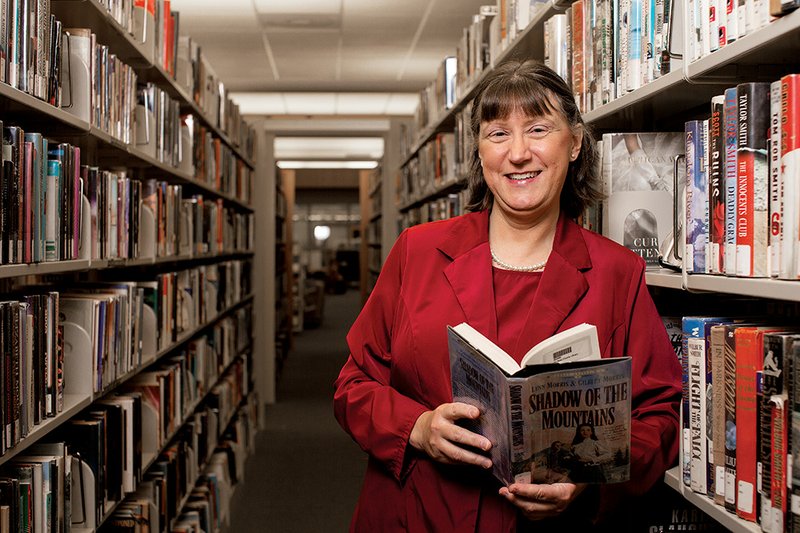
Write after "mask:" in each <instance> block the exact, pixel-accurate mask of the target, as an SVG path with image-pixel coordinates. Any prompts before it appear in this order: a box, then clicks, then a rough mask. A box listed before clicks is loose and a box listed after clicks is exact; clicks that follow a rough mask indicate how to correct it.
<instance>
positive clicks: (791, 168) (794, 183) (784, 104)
mask: <svg viewBox="0 0 800 533" xmlns="http://www.w3.org/2000/svg"><path fill="white" fill-rule="evenodd" d="M798 110H800V74H790V75H787V76H784V77H783V78H781V125H780V128H781V181H782V182H783V213H782V215H781V222H782V227H783V235H782V238H781V241H782V242H781V244H782V246H781V268H780V277H781V278H783V279H797V278H798V275H799V274H800V269H798V258H799V257H800V254H798V231H799V230H800V120H798V117H797V114H798Z"/></svg>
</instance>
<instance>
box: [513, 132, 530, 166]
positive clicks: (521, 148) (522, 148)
mask: <svg viewBox="0 0 800 533" xmlns="http://www.w3.org/2000/svg"><path fill="white" fill-rule="evenodd" d="M530 157H531V147H530V144H529V142H528V139H526V138H525V136H524V135H514V136H513V137H512V138H511V146H510V147H509V150H508V159H509V161H511V162H512V163H524V162H525V161H527V160H528V159H530Z"/></svg>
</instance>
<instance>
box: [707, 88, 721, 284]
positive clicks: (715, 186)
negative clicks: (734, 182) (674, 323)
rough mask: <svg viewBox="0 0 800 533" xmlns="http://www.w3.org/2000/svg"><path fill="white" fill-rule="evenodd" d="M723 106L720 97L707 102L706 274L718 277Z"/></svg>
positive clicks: (719, 267) (719, 261)
mask: <svg viewBox="0 0 800 533" xmlns="http://www.w3.org/2000/svg"><path fill="white" fill-rule="evenodd" d="M724 105H725V97H724V96H715V97H714V98H713V99H712V100H711V119H710V120H709V124H708V134H709V147H710V152H709V161H708V209H709V225H708V236H709V239H708V240H709V247H708V251H709V257H708V272H709V273H710V274H721V273H723V272H724V268H725V265H724V258H725V186H724V183H723V166H724V163H723V161H724V159H723V157H724V155H725V142H724V137H723V135H722V111H723V107H724Z"/></svg>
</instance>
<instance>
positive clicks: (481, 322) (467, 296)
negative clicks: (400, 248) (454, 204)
mask: <svg viewBox="0 0 800 533" xmlns="http://www.w3.org/2000/svg"><path fill="white" fill-rule="evenodd" d="M462 220H463V222H464V224H457V225H454V227H453V229H452V231H450V232H449V233H448V235H447V236H446V238H445V239H444V240H443V241H442V242H441V243H440V245H439V246H438V248H439V250H441V251H442V252H443V253H444V254H445V255H447V256H448V257H450V258H451V259H452V263H450V265H448V266H447V267H446V268H445V270H444V274H445V277H446V278H447V281H448V283H449V284H450V287H451V288H452V289H453V293H454V294H455V297H456V299H457V300H458V303H459V305H460V306H461V310H462V312H463V313H464V316H465V317H466V321H467V322H468V323H469V325H470V326H472V327H473V328H475V329H477V330H478V331H480V332H481V333H483V334H484V335H485V336H486V337H488V338H489V339H491V340H492V341H495V342H496V341H497V313H496V312H495V306H494V286H493V284H492V262H491V260H490V255H489V217H488V213H487V212H485V211H484V212H479V213H474V214H470V215H466V216H464V217H463V219H462Z"/></svg>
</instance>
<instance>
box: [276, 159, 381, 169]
mask: <svg viewBox="0 0 800 533" xmlns="http://www.w3.org/2000/svg"><path fill="white" fill-rule="evenodd" d="M276 164H277V165H278V168H281V169H284V170H295V169H324V170H335V169H341V168H343V169H357V170H368V169H372V168H377V167H378V162H377V161H278V162H277V163H276Z"/></svg>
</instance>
